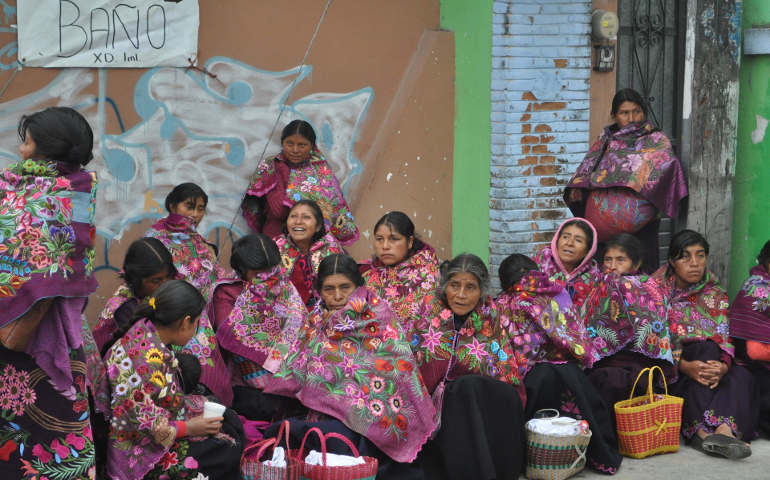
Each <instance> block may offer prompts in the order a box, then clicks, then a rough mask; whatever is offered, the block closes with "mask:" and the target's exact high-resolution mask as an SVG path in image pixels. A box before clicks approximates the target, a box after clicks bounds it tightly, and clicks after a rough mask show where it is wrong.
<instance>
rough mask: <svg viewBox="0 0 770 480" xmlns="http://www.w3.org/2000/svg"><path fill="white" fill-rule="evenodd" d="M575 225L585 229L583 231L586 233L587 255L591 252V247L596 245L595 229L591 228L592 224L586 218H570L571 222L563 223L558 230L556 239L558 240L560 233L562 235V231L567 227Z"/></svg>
mask: <svg viewBox="0 0 770 480" xmlns="http://www.w3.org/2000/svg"><path fill="white" fill-rule="evenodd" d="M573 225H574V226H576V227H578V228H579V229H581V230H583V233H585V234H586V255H588V252H590V251H591V248H592V247H593V246H594V229H593V228H591V225H589V224H588V222H586V221H585V220H578V219H575V220H570V221H569V222H567V223H565V224H564V225H562V226H561V228H560V229H559V231H558V232H556V235H557V237H556V241H557V242H558V238H559V237H558V235H561V232H563V231H564V229H565V228H567V227H571V226H573Z"/></svg>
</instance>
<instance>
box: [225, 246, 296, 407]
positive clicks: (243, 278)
mask: <svg viewBox="0 0 770 480" xmlns="http://www.w3.org/2000/svg"><path fill="white" fill-rule="evenodd" d="M230 265H231V266H232V268H233V270H235V271H236V272H237V273H238V276H239V280H232V281H227V282H221V283H220V285H218V286H217V287H216V290H215V291H214V301H213V302H212V305H211V309H212V310H213V313H212V316H213V318H214V323H215V325H216V328H217V341H218V342H219V345H220V347H221V348H222V350H223V351H224V352H225V355H226V357H227V363H228V365H229V369H230V377H231V382H232V385H233V397H234V398H233V408H234V409H235V410H236V411H237V412H238V413H239V414H241V415H243V416H245V417H246V418H248V419H250V420H267V421H269V420H273V419H276V418H280V417H281V416H282V415H280V414H281V412H284V413H285V411H286V410H287V409H290V408H291V407H292V406H291V405H290V404H287V402H285V401H282V400H283V399H280V398H277V397H275V396H272V395H267V394H264V393H263V392H262V389H263V388H264V386H265V380H266V379H267V378H268V377H269V376H270V374H271V373H274V372H276V371H277V370H278V366H279V365H280V364H281V361H282V360H283V359H284V357H285V356H286V354H287V353H288V351H289V346H290V345H292V344H293V343H294V342H295V341H296V339H297V334H298V333H299V330H300V328H301V327H302V323H303V322H304V320H305V315H307V310H306V309H305V306H304V304H303V302H302V299H301V298H300V296H299V294H298V293H297V289H296V288H294V285H292V283H291V282H290V281H289V277H287V276H286V275H285V274H284V273H283V271H282V269H281V256H280V254H279V253H278V247H277V246H276V244H275V242H273V241H272V240H270V238H268V237H267V236H266V235H262V234H253V235H247V236H245V237H242V238H239V239H238V240H237V241H236V242H235V243H234V244H233V250H232V254H231V255H230Z"/></svg>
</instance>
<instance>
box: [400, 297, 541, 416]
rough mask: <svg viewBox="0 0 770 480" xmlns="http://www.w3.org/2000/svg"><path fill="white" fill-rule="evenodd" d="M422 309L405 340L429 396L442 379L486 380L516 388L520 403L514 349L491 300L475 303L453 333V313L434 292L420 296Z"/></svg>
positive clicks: (519, 384)
mask: <svg viewBox="0 0 770 480" xmlns="http://www.w3.org/2000/svg"><path fill="white" fill-rule="evenodd" d="M423 308H424V310H423V313H422V315H421V316H420V319H419V321H417V322H416V323H415V324H414V326H413V328H412V331H411V332H410V333H409V337H408V338H409V341H410V343H411V346H412V351H413V352H414V356H415V360H416V361H417V366H418V367H419V368H420V372H421V373H422V376H423V380H424V382H425V385H426V387H427V388H428V391H430V392H433V391H434V390H435V389H436V387H437V386H438V385H439V384H440V383H441V382H442V381H443V380H445V379H446V380H454V379H455V378H457V377H459V376H461V375H470V374H474V375H484V376H487V377H492V378H494V379H496V380H500V381H503V382H506V383H510V384H511V385H514V386H516V387H517V390H519V395H521V398H522V402H523V401H524V399H525V398H526V393H525V392H524V389H523V388H521V378H520V377H519V366H518V364H517V363H516V357H515V355H514V352H513V346H512V344H511V343H510V342H509V341H508V335H507V334H506V333H505V332H504V331H503V329H502V326H501V325H500V311H499V309H498V307H497V304H496V303H495V302H494V301H493V300H492V297H489V296H487V297H484V298H482V299H481V300H479V304H478V305H476V308H475V309H474V310H473V311H471V312H470V313H469V314H468V317H467V318H466V320H465V323H464V324H463V326H462V327H461V328H460V329H459V330H455V325H454V321H455V320H454V314H453V313H452V311H451V310H450V309H448V308H447V307H446V306H445V305H444V304H443V303H442V302H441V300H439V299H438V298H436V297H434V294H433V293H431V294H428V295H426V296H425V297H424V299H423Z"/></svg>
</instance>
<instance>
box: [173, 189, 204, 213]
mask: <svg viewBox="0 0 770 480" xmlns="http://www.w3.org/2000/svg"><path fill="white" fill-rule="evenodd" d="M190 198H192V199H195V200H197V199H199V198H202V199H203V205H208V204H209V196H208V195H206V192H205V191H203V189H202V188H201V187H199V186H198V185H197V184H195V183H190V182H188V183H180V184H179V185H177V186H176V187H174V188H173V189H172V190H171V191H170V192H169V193H168V195H166V211H168V212H169V213H171V207H172V206H174V205H178V204H180V203H181V202H184V201H185V200H188V199H190Z"/></svg>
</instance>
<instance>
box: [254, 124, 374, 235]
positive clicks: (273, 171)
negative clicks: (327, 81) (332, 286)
mask: <svg viewBox="0 0 770 480" xmlns="http://www.w3.org/2000/svg"><path fill="white" fill-rule="evenodd" d="M302 199H308V200H313V201H314V202H316V203H317V204H318V206H319V207H321V211H323V214H324V222H325V224H326V228H327V230H329V232H330V233H331V234H332V235H333V236H334V237H335V238H336V239H337V240H338V241H339V242H340V243H341V244H342V245H345V246H348V245H351V244H352V243H353V242H355V241H356V240H357V239H358V235H359V233H358V227H356V224H355V222H354V221H353V214H352V213H351V212H350V208H349V207H348V204H347V203H346V202H345V196H344V195H343V194H342V190H341V189H340V185H339V182H338V181H337V177H335V176H334V172H332V170H331V168H329V164H328V163H326V160H325V159H324V157H323V155H322V154H321V151H320V150H319V149H318V146H317V145H316V134H315V131H314V130H313V127H312V125H310V124H309V123H308V122H305V121H303V120H294V121H292V122H289V124H288V125H286V127H284V129H283V132H281V153H280V154H278V155H276V156H275V157H274V158H270V159H266V160H265V161H264V162H262V163H260V164H259V166H258V167H257V171H256V172H255V173H254V176H253V177H252V178H251V182H250V184H249V188H248V190H246V198H245V199H244V201H243V205H242V207H241V208H242V213H243V216H244V218H245V219H246V221H247V222H248V223H249V226H251V228H252V229H253V230H254V231H255V232H261V233H264V234H265V235H267V236H269V237H272V238H275V237H277V236H278V235H280V234H281V228H283V225H284V224H285V223H286V218H287V217H288V215H289V209H290V208H291V207H292V205H294V203H296V202H298V201H300V200H302Z"/></svg>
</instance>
